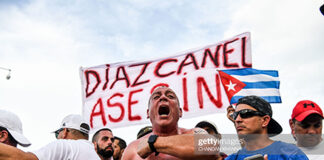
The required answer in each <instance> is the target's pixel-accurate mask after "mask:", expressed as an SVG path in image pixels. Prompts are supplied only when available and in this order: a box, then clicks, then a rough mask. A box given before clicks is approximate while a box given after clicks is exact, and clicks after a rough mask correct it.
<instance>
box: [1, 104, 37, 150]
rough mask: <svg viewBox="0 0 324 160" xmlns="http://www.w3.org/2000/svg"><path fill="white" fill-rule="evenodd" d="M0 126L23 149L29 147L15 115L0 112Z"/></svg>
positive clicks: (3, 111)
mask: <svg viewBox="0 0 324 160" xmlns="http://www.w3.org/2000/svg"><path fill="white" fill-rule="evenodd" d="M0 126H1V127H3V128H6V129H7V130H8V132H9V133H10V134H11V136H12V137H13V138H14V139H15V140H16V141H17V142H18V144H19V145H21V146H23V147H28V146H30V145H31V143H30V142H29V140H28V139H27V138H26V137H25V136H24V135H23V130H22V123H21V121H20V119H19V117H18V116H17V115H16V114H14V113H12V112H9V111H5V110H0Z"/></svg>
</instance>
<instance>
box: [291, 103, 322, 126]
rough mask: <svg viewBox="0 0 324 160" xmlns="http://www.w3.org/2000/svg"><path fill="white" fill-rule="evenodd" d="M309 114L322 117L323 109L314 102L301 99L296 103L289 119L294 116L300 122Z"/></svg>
mask: <svg viewBox="0 0 324 160" xmlns="http://www.w3.org/2000/svg"><path fill="white" fill-rule="evenodd" d="M310 114H318V115H320V116H321V117H322V118H323V111H322V110H321V108H320V107H319V106H318V105H317V104H316V103H315V102H313V101H310V100H302V101H299V102H298V103H297V104H296V106H295V108H294V110H293V112H292V114H291V119H294V118H295V119H296V120H297V121H299V122H301V121H303V120H304V119H305V118H306V117H307V116H309V115H310Z"/></svg>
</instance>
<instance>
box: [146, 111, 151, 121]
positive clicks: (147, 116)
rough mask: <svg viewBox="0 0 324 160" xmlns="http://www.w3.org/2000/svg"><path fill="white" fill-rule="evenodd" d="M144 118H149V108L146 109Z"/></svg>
mask: <svg viewBox="0 0 324 160" xmlns="http://www.w3.org/2000/svg"><path fill="white" fill-rule="evenodd" d="M146 118H147V119H149V118H150V110H149V109H147V110H146Z"/></svg>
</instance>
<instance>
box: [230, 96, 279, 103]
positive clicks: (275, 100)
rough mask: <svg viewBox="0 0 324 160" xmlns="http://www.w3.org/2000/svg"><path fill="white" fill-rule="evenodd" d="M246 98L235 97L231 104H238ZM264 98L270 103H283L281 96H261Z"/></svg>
mask: <svg viewBox="0 0 324 160" xmlns="http://www.w3.org/2000/svg"><path fill="white" fill-rule="evenodd" d="M242 97H244V96H233V97H232V99H231V104H234V103H237V102H238V100H239V99H240V98H242ZM259 97H262V98H263V99H264V100H266V101H267V102H269V103H281V97H280V96H259Z"/></svg>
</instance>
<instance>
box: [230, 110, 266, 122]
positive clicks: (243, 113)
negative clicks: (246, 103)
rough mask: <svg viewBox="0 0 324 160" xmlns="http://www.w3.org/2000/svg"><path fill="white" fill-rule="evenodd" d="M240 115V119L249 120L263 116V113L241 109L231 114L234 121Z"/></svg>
mask: <svg viewBox="0 0 324 160" xmlns="http://www.w3.org/2000/svg"><path fill="white" fill-rule="evenodd" d="M238 115H240V117H241V118H250V117H253V116H265V114H264V113H261V112H259V111H254V110H251V109H242V110H240V111H237V112H234V113H233V114H232V118H233V119H234V120H236V118H237V116H238Z"/></svg>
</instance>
